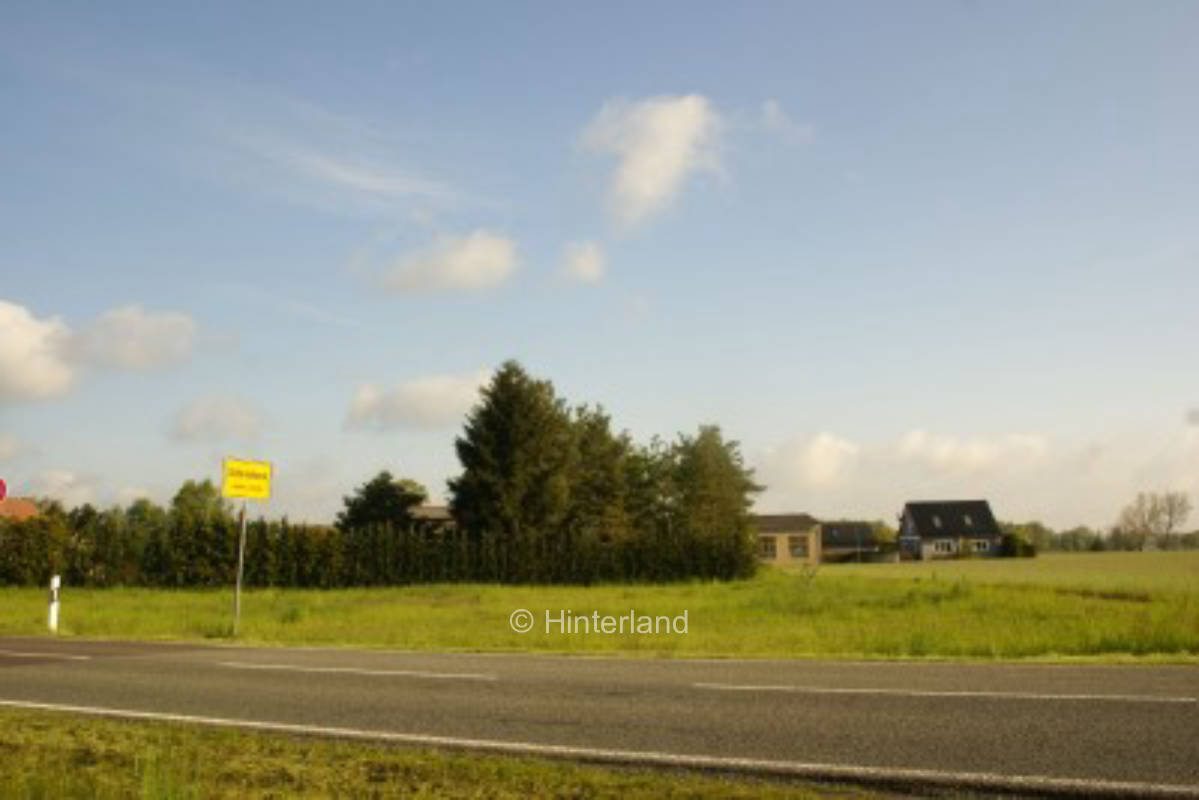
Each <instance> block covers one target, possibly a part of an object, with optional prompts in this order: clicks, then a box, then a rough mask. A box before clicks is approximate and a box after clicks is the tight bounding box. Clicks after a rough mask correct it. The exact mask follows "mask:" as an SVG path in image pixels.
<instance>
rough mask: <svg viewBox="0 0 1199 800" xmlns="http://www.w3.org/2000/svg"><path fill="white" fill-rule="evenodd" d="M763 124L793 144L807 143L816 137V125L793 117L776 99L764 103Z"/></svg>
mask: <svg viewBox="0 0 1199 800" xmlns="http://www.w3.org/2000/svg"><path fill="white" fill-rule="evenodd" d="M762 124H763V125H764V126H765V127H766V130H768V131H770V132H771V133H775V134H778V135H779V136H781V137H782V138H783V139H784V140H785V141H787V142H790V143H791V144H807V143H808V142H810V141H812V140H813V139H815V138H816V126H814V125H811V124H809V123H803V122H796V121H795V120H793V119H791V117H789V116H787V112H786V111H784V110H783V107H782V106H781V105H779V102H778V101H777V100H774V99H770V100H767V101H766V102H765V103H763V104H762Z"/></svg>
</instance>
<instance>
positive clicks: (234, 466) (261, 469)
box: [221, 458, 273, 636]
mask: <svg viewBox="0 0 1199 800" xmlns="http://www.w3.org/2000/svg"><path fill="white" fill-rule="evenodd" d="M272 471H273V470H272V468H271V463H270V462H269V461H243V460H239V459H233V458H226V459H225V463H224V465H223V467H222V469H221V494H222V495H223V496H225V497H235V498H238V499H240V500H241V525H240V528H241V530H240V532H239V534H238V538H237V585H236V587H235V588H234V590H233V635H234V636H237V633H238V630H239V628H240V627H241V583H242V574H243V572H244V571H245V564H246V501H247V500H269V499H270V497H271V474H272Z"/></svg>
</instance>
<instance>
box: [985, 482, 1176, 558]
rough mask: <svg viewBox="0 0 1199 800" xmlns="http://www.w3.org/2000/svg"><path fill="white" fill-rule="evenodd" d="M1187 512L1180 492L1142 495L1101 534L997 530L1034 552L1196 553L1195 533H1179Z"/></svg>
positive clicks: (1032, 526)
mask: <svg viewBox="0 0 1199 800" xmlns="http://www.w3.org/2000/svg"><path fill="white" fill-rule="evenodd" d="M1190 512H1191V501H1190V498H1189V497H1188V496H1187V495H1186V494H1185V493H1183V492H1161V493H1155V492H1142V493H1140V494H1138V495H1137V496H1136V498H1135V499H1134V500H1133V501H1132V502H1130V503H1129V504H1128V505H1126V506H1125V507H1124V508H1123V509H1122V510H1121V511H1120V515H1119V517H1118V518H1117V519H1116V522H1115V523H1114V524H1112V525H1111V527H1109V528H1108V529H1107V530H1105V531H1104V530H1096V529H1094V528H1088V527H1086V526H1085V525H1080V526H1077V527H1074V528H1070V529H1068V530H1064V531H1055V530H1053V529H1052V528H1050V527H1048V526H1047V525H1044V524H1042V523H1040V522H1025V523H1018V524H1017V523H1000V528H1001V529H1002V530H1003V532H1004V533H1005V534H1010V535H1013V536H1015V537H1016V538H1018V539H1020V540H1022V541H1024V542H1028V543H1030V544H1032V545H1033V546H1034V547H1036V549H1037V550H1056V551H1061V552H1100V551H1104V550H1199V530H1197V531H1191V532H1189V533H1188V532H1184V531H1183V530H1182V528H1183V526H1184V525H1185V524H1186V521H1187V518H1188V517H1189V515H1190Z"/></svg>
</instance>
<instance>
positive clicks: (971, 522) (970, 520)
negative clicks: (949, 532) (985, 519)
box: [962, 514, 974, 528]
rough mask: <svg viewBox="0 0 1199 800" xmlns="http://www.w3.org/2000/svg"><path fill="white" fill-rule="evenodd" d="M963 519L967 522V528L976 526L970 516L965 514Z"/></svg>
mask: <svg viewBox="0 0 1199 800" xmlns="http://www.w3.org/2000/svg"><path fill="white" fill-rule="evenodd" d="M962 519H963V520H965V522H966V527H967V528H969V527H970V526H972V525H973V524H974V520H972V519H971V518H970V515H969V514H963V515H962Z"/></svg>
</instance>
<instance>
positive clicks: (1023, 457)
mask: <svg viewBox="0 0 1199 800" xmlns="http://www.w3.org/2000/svg"><path fill="white" fill-rule="evenodd" d="M1048 452H1049V442H1048V440H1047V439H1046V438H1045V437H1044V436H1040V435H1037V434H1020V433H1009V434H1002V435H998V436H972V437H966V438H961V437H954V436H946V435H943V434H935V433H929V432H927V431H923V430H913V431H910V432H908V433H907V434H906V435H904V437H903V438H902V439H901V440H900V442H899V447H898V453H899V456H900V458H901V459H902V460H905V461H909V462H914V463H919V464H923V465H925V466H928V467H931V468H933V469H935V470H938V471H945V472H961V473H975V472H982V471H986V470H991V469H998V468H1004V467H1010V466H1026V465H1028V464H1030V463H1033V462H1038V461H1040V460H1042V459H1043V458H1044V457H1045V455H1046V454H1047V453H1048Z"/></svg>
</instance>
